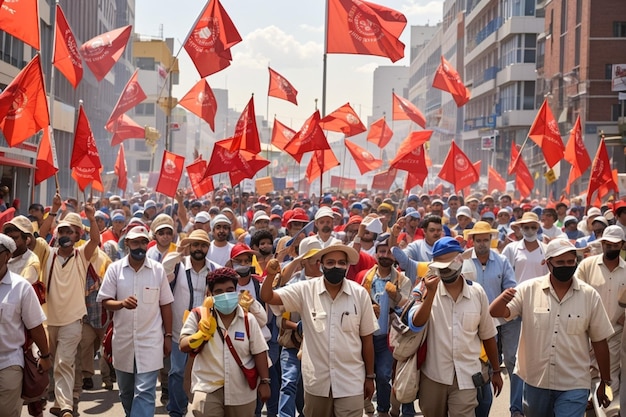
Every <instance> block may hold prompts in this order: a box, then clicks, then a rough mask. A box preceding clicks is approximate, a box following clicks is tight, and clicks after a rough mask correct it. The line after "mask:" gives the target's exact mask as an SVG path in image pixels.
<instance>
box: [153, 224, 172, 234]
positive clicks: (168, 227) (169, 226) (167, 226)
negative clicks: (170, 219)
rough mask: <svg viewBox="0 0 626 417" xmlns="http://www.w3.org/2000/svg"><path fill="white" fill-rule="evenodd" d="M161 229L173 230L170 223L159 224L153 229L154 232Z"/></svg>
mask: <svg viewBox="0 0 626 417" xmlns="http://www.w3.org/2000/svg"><path fill="white" fill-rule="evenodd" d="M161 229H172V230H174V226H172V225H171V224H160V225H158V226H157V227H156V228H155V229H154V233H156V232H158V231H159V230H161Z"/></svg>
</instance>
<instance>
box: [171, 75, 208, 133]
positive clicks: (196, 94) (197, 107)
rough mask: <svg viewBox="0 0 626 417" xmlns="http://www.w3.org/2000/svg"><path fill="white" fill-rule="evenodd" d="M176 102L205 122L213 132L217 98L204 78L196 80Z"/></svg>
mask: <svg viewBox="0 0 626 417" xmlns="http://www.w3.org/2000/svg"><path fill="white" fill-rule="evenodd" d="M178 104H180V105H181V106H183V107H184V108H186V109H187V110H189V111H190V112H192V113H193V114H195V115H196V116H198V117H199V118H201V119H202V120H204V121H205V122H207V123H208V124H209V126H211V130H212V131H214V132H215V113H216V112H217V100H216V99H215V95H214V94H213V90H211V87H210V86H209V83H208V82H207V81H206V80H204V79H202V80H200V81H198V82H197V83H196V85H194V86H193V87H192V88H191V90H189V92H188V93H187V94H185V96H184V97H183V98H182V99H181V100H180V101H179V102H178Z"/></svg>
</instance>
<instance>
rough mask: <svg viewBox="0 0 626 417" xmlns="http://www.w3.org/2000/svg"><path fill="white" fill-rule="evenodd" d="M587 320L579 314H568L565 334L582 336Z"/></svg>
mask: <svg viewBox="0 0 626 417" xmlns="http://www.w3.org/2000/svg"><path fill="white" fill-rule="evenodd" d="M586 322H587V320H586V319H585V317H584V316H581V315H580V314H570V315H569V316H568V317H567V334H582V333H584V332H585V330H586V328H587V326H586Z"/></svg>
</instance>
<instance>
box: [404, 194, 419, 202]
mask: <svg viewBox="0 0 626 417" xmlns="http://www.w3.org/2000/svg"><path fill="white" fill-rule="evenodd" d="M407 201H415V202H417V203H419V201H420V198H419V197H418V196H417V195H416V194H411V195H410V196H409V198H407Z"/></svg>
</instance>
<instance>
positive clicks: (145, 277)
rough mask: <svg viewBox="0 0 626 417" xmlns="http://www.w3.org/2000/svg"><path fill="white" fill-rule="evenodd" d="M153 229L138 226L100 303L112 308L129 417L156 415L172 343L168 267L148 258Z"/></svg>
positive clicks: (117, 365)
mask: <svg viewBox="0 0 626 417" xmlns="http://www.w3.org/2000/svg"><path fill="white" fill-rule="evenodd" d="M148 241H149V236H148V229H146V228H145V227H144V226H135V227H133V228H132V229H131V230H130V231H129V232H128V234H127V235H126V239H125V246H126V247H127V248H128V249H129V252H130V253H129V254H128V255H127V256H125V257H124V258H122V259H120V260H119V261H116V262H113V263H112V264H111V265H110V266H109V268H108V269H107V272H106V274H105V276H104V280H103V282H102V286H101V287H100V291H99V293H98V298H97V301H99V302H102V306H103V307H104V308H106V309H107V310H111V311H113V322H114V323H115V325H114V327H113V343H112V347H113V367H114V368H115V373H116V375H117V384H118V386H119V391H120V401H121V403H122V406H123V407H124V412H125V413H126V416H127V417H130V416H133V417H135V416H136V417H148V416H153V415H154V409H155V402H156V383H157V376H158V373H159V369H161V368H163V357H164V356H168V355H169V354H170V352H171V347H172V302H173V301H174V296H173V295H172V291H171V289H170V286H169V283H168V280H167V277H166V275H165V270H164V269H163V266H162V265H161V264H160V263H159V262H156V261H153V260H152V259H149V258H147V257H146V251H147V249H148Z"/></svg>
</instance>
